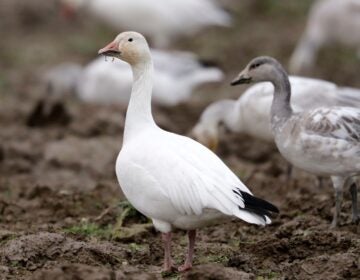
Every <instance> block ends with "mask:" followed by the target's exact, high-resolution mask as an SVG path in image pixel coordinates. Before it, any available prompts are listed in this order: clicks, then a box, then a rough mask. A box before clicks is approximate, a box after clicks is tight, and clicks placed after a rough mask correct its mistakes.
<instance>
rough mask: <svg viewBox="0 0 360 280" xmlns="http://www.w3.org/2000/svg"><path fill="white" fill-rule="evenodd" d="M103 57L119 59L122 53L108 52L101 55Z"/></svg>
mask: <svg viewBox="0 0 360 280" xmlns="http://www.w3.org/2000/svg"><path fill="white" fill-rule="evenodd" d="M101 54H102V55H105V56H112V57H119V56H120V55H121V52H118V51H113V50H108V51H106V52H103V53H101Z"/></svg>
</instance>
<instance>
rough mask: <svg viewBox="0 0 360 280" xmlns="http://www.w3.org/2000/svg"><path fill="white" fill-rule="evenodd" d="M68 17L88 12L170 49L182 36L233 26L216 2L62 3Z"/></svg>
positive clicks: (123, 0) (98, 0) (101, 0)
mask: <svg viewBox="0 0 360 280" xmlns="http://www.w3.org/2000/svg"><path fill="white" fill-rule="evenodd" d="M62 2H63V5H64V6H63V9H64V10H63V11H64V14H71V13H73V12H74V11H77V10H84V11H85V12H88V13H89V14H91V15H93V16H95V17H97V18H98V19H100V20H102V21H103V22H105V23H106V24H108V25H109V26H110V27H112V28H114V29H115V30H116V31H121V30H124V29H130V30H136V31H138V32H141V33H143V34H145V35H147V36H149V37H150V38H151V40H152V43H153V44H152V45H154V46H156V47H160V48H164V47H168V46H169V45H170V44H171V42H172V41H174V40H175V39H177V38H178V37H181V36H190V35H194V34H195V33H197V32H198V31H200V30H201V29H203V28H205V27H208V26H230V22H231V19H230V16H229V15H228V13H226V12H225V11H224V10H222V9H221V8H220V7H219V5H218V4H217V2H216V1H215V0H156V1H149V0H62Z"/></svg>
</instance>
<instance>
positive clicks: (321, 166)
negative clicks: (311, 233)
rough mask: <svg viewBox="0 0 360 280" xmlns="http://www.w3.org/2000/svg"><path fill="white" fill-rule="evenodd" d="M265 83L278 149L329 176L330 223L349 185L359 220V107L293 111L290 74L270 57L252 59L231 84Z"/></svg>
mask: <svg viewBox="0 0 360 280" xmlns="http://www.w3.org/2000/svg"><path fill="white" fill-rule="evenodd" d="M263 81H269V82H271V83H272V84H273V85H274V89H275V90H274V98H273V101H272V105H271V128H272V131H273V134H274V137H275V143H276V145H277V147H278V149H279V151H280V153H281V154H282V155H283V156H284V157H285V158H286V159H287V160H288V161H289V162H290V163H291V164H293V165H294V166H296V167H298V168H301V169H303V170H306V171H308V172H310V173H314V174H317V175H320V176H331V179H332V182H333V185H334V189H335V201H336V209H335V213H334V218H333V221H332V227H335V226H337V223H338V219H339V215H340V209H341V200H342V192H343V188H344V186H349V188H350V192H351V197H352V220H353V222H358V221H359V216H358V207H357V186H356V183H355V180H354V177H355V176H358V175H360V109H357V108H352V107H338V106H328V107H326V106H325V107H320V108H316V109H309V110H304V111H302V112H300V113H295V112H294V110H293V108H292V106H291V104H290V99H291V85H290V82H289V78H288V75H287V73H286V72H285V70H284V68H283V67H282V66H281V64H280V63H279V62H278V61H276V60H275V59H273V58H271V57H257V58H254V59H253V60H252V61H251V62H249V64H248V65H247V66H246V67H245V69H244V70H243V71H242V72H240V74H239V75H238V77H236V78H235V79H234V81H233V82H232V85H237V84H242V83H251V82H263ZM313 94H314V95H316V94H318V92H316V91H314V93H313Z"/></svg>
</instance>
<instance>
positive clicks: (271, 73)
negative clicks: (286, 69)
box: [231, 56, 283, 86]
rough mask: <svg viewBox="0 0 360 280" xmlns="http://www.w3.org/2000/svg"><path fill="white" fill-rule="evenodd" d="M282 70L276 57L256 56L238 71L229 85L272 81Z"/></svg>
mask: <svg viewBox="0 0 360 280" xmlns="http://www.w3.org/2000/svg"><path fill="white" fill-rule="evenodd" d="M282 72H283V71H282V66H281V65H280V63H279V62H278V61H277V60H276V59H274V58H272V57H268V56H260V57H256V58H254V59H253V60H251V61H250V62H249V64H248V65H247V66H246V67H245V68H244V70H242V71H241V72H240V73H239V75H238V76H237V77H236V78H235V79H234V80H233V81H232V82H231V85H232V86H236V85H239V84H249V83H256V82H265V81H273V80H274V79H277V77H279V74H280V73H282Z"/></svg>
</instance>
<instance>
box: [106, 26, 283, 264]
mask: <svg viewBox="0 0 360 280" xmlns="http://www.w3.org/2000/svg"><path fill="white" fill-rule="evenodd" d="M99 54H104V55H107V56H113V57H117V58H120V59H122V60H123V61H126V62H127V63H129V64H130V66H131V68H132V72H133V77H134V82H133V86H132V92H131V97H130V102H129V106H128V109H127V113H126V121H125V129H124V138H123V146H122V149H121V151H120V153H119V155H118V158H117V161H116V174H117V178H118V180H119V184H120V186H121V188H122V190H123V192H124V194H125V196H126V198H127V199H128V200H129V201H130V202H131V204H132V205H133V206H134V207H135V208H136V209H137V210H139V212H141V213H143V214H144V215H145V216H147V217H149V218H151V219H152V221H153V224H154V226H155V228H156V229H158V230H159V231H160V232H162V237H163V241H164V246H165V262H164V263H165V264H164V268H165V270H166V271H169V270H172V269H173V263H172V260H171V245H170V243H171V231H172V229H173V228H174V227H175V228H180V229H184V230H188V235H189V249H188V254H187V257H186V261H185V263H184V265H182V266H180V267H179V271H185V270H188V269H190V268H191V267H192V259H193V251H194V244H195V230H196V229H197V228H199V227H202V226H206V225H208V224H209V223H212V222H214V221H215V220H217V219H219V218H220V219H221V218H223V217H224V216H235V217H238V218H240V219H242V220H244V221H246V222H248V223H253V224H258V225H265V224H268V223H270V219H269V217H268V216H269V214H270V213H271V212H278V209H277V208H276V207H275V206H273V205H272V204H270V203H268V202H266V201H264V200H262V199H259V198H256V197H254V196H253V195H252V194H251V192H250V191H249V189H248V188H247V187H246V186H245V185H244V184H243V183H242V182H241V181H240V180H239V178H238V177H237V176H236V175H235V174H234V173H233V172H232V171H231V170H230V169H229V168H228V167H227V166H226V165H225V164H224V163H223V162H222V161H221V160H220V159H219V158H218V157H217V156H216V155H215V154H214V153H213V152H211V151H210V150H208V149H207V148H206V147H204V146H202V145H201V144H199V143H198V142H196V141H194V140H192V139H190V138H188V137H184V136H180V135H177V134H174V133H170V132H167V131H165V130H163V129H161V128H159V127H158V126H157V125H156V123H155V122H154V119H153V117H152V113H151V93H152V86H153V82H152V81H153V64H152V58H151V53H150V50H149V47H148V44H147V42H146V40H145V38H144V37H143V36H142V35H141V34H139V33H136V32H124V33H121V34H119V35H118V36H117V37H116V38H115V40H114V41H113V42H111V43H110V44H108V45H107V46H106V47H104V48H103V49H101V50H100V51H99Z"/></svg>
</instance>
